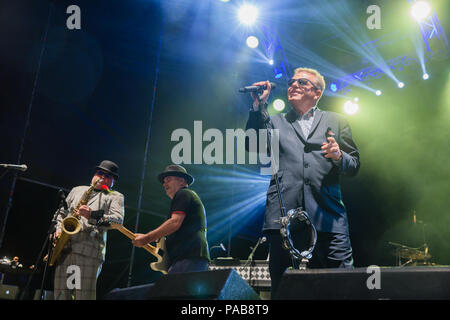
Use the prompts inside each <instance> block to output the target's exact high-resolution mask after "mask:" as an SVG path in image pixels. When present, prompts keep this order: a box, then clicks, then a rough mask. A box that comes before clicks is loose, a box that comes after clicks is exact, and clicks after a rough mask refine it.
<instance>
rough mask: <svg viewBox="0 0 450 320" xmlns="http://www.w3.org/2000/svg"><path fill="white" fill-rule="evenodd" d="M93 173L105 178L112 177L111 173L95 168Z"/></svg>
mask: <svg viewBox="0 0 450 320" xmlns="http://www.w3.org/2000/svg"><path fill="white" fill-rule="evenodd" d="M95 174H96V175H97V176H103V177H105V178H108V179H109V178H112V174H110V173H108V172H105V171H102V170H97V171H96V172H95Z"/></svg>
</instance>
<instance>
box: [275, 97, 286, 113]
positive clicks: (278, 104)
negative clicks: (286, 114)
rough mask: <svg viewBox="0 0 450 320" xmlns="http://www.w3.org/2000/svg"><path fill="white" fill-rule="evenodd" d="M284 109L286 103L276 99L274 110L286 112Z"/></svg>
mask: <svg viewBox="0 0 450 320" xmlns="http://www.w3.org/2000/svg"><path fill="white" fill-rule="evenodd" d="M284 107H285V103H284V101H283V100H281V99H276V100H275V101H274V102H273V108H274V109H275V110H277V111H283V110H284Z"/></svg>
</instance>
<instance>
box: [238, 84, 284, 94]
mask: <svg viewBox="0 0 450 320" xmlns="http://www.w3.org/2000/svg"><path fill="white" fill-rule="evenodd" d="M276 86H277V85H276V84H275V83H273V82H270V87H271V90H273V89H275V88H276ZM266 89H267V85H266V84H264V85H262V86H247V87H242V88H240V89H239V92H241V93H246V92H263V91H264V90H266Z"/></svg>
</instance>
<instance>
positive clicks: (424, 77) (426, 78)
mask: <svg viewBox="0 0 450 320" xmlns="http://www.w3.org/2000/svg"><path fill="white" fill-rule="evenodd" d="M429 77H430V76H429V75H428V73H424V74H423V76H422V78H423V80H428V78H429Z"/></svg>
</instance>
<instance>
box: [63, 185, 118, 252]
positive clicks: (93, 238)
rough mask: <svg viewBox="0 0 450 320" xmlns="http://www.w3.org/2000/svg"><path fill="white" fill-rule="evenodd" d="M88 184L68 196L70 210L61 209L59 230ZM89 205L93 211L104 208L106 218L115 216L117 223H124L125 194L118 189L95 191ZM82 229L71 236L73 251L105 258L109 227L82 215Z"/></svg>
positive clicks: (72, 191) (75, 189) (76, 188)
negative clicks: (106, 191) (108, 191)
mask: <svg viewBox="0 0 450 320" xmlns="http://www.w3.org/2000/svg"><path fill="white" fill-rule="evenodd" d="M88 188H89V187H88V186H78V187H75V188H73V189H72V190H71V191H70V193H69V194H68V195H67V197H66V202H67V206H68V210H64V208H61V209H59V211H58V216H57V221H58V222H57V225H56V228H57V230H61V221H62V220H63V219H64V218H65V217H66V216H67V215H68V214H70V213H71V212H72V210H73V208H75V207H76V206H77V204H78V202H79V201H80V199H81V197H82V196H83V194H84V193H85V192H86V190H87V189H88ZM87 205H88V206H89V207H90V208H91V210H93V211H97V210H103V213H104V218H113V219H114V222H116V223H123V217H124V196H123V195H122V194H121V193H120V192H117V191H112V192H110V193H105V192H93V193H92V194H91V196H90V198H89V200H88V203H87ZM80 222H81V231H80V232H78V233H77V234H75V235H73V236H71V237H70V240H71V249H72V252H73V253H78V254H82V255H84V256H88V257H92V258H98V259H101V260H104V259H105V253H106V231H107V230H108V229H110V228H109V227H104V226H97V224H96V221H94V220H93V219H89V221H88V219H86V218H85V217H80Z"/></svg>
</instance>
